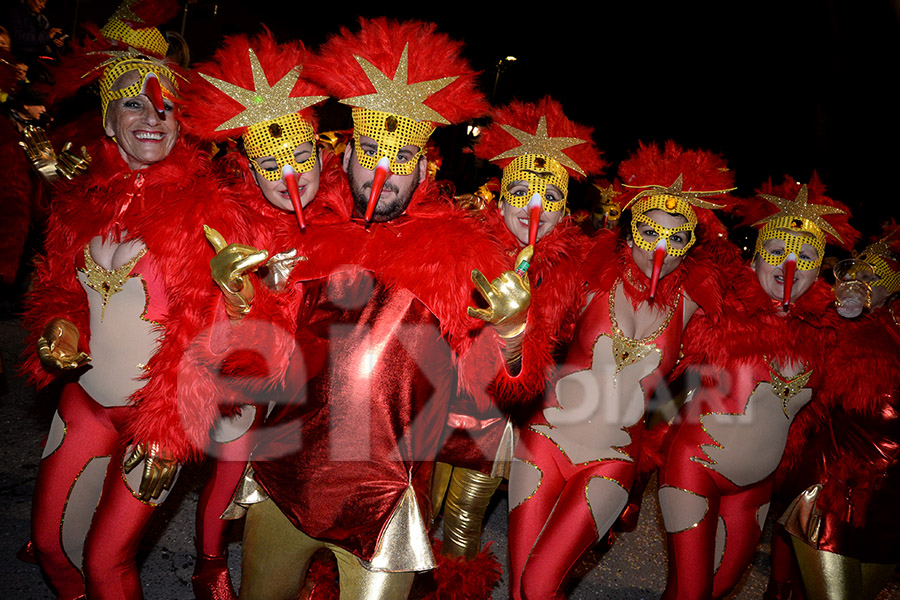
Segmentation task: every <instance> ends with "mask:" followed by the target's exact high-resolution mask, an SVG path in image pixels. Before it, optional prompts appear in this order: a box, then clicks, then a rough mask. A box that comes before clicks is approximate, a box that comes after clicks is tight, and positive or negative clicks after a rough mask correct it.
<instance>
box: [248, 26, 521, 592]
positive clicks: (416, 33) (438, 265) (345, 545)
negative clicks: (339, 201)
mask: <svg viewBox="0 0 900 600" xmlns="http://www.w3.org/2000/svg"><path fill="white" fill-rule="evenodd" d="M460 49H461V45H460V44H459V43H458V42H455V41H452V40H450V39H449V38H447V37H446V36H444V35H442V34H439V33H437V32H436V31H435V27H434V26H433V25H431V24H426V23H417V22H410V23H402V24H400V23H396V22H393V21H389V20H387V19H376V20H372V21H362V23H361V28H360V30H359V31H358V32H355V33H354V32H350V31H347V30H343V31H342V32H341V34H340V35H338V36H335V37H333V38H332V39H330V40H329V41H328V42H327V43H326V44H325V45H324V47H323V48H322V50H321V52H320V55H319V56H318V57H317V59H316V60H315V61H310V62H309V63H308V64H307V66H306V69H305V74H306V75H307V76H308V77H310V79H312V80H313V81H318V82H320V83H321V84H322V85H323V86H324V87H325V88H326V89H327V90H328V91H329V92H330V93H331V94H332V95H334V96H337V97H338V98H340V99H342V102H344V103H347V104H350V105H351V106H353V118H354V139H353V143H352V144H351V145H350V146H349V147H348V149H347V151H346V152H345V154H344V158H343V168H344V171H345V172H346V173H347V175H348V181H349V185H347V184H342V185H341V186H340V187H338V188H337V189H336V190H332V192H337V193H339V194H341V195H342V197H343V200H344V204H345V206H352V208H353V211H354V213H355V219H354V220H353V221H352V222H350V223H343V224H335V225H332V226H329V227H333V228H334V229H331V231H332V232H333V233H334V237H333V239H334V245H333V246H326V247H322V248H320V249H319V251H317V252H315V253H312V252H310V254H309V256H308V259H309V260H308V261H305V262H303V263H302V264H300V265H299V266H298V267H297V268H296V269H295V270H294V272H293V273H292V274H291V281H290V282H289V287H290V288H291V289H293V290H297V289H302V303H301V304H300V307H299V310H298V312H295V313H294V314H293V315H289V316H288V317H285V315H284V314H283V313H281V314H279V313H278V312H272V313H271V314H269V317H270V318H271V319H273V321H274V322H283V321H284V320H286V318H290V319H293V321H294V326H293V328H294V331H296V332H297V333H296V336H297V349H296V350H295V351H294V354H293V356H292V357H291V364H290V365H289V367H288V369H287V370H286V371H283V372H280V373H276V374H275V377H276V378H278V379H285V378H287V381H286V386H287V389H288V391H289V392H292V393H293V394H294V395H295V396H296V397H295V398H294V402H292V403H290V404H288V405H284V406H281V407H278V408H276V409H275V410H274V411H273V413H272V415H271V418H270V419H269V421H268V422H267V425H269V426H271V427H272V431H273V432H276V433H270V435H269V437H270V439H269V440H268V443H267V444H266V445H265V447H264V448H263V449H261V452H262V453H264V456H263V457H261V458H258V459H256V460H254V462H253V468H254V470H255V477H256V479H257V481H258V482H259V483H260V484H261V486H262V488H263V490H264V491H265V493H267V494H268V496H269V498H270V500H268V501H265V502H261V503H258V504H254V505H253V506H251V507H250V510H249V512H248V516H247V524H246V526H245V537H244V572H243V579H242V589H241V597H243V598H251V599H252V598H266V599H271V598H292V597H294V596H295V595H296V593H297V592H298V590H299V588H300V586H301V585H302V583H303V581H304V577H305V573H306V570H307V567H308V564H309V560H310V558H311V557H312V555H313V553H315V552H316V551H317V550H319V549H323V548H327V549H329V550H331V551H332V552H333V553H334V554H335V556H336V557H337V560H338V568H339V576H340V585H341V595H342V597H346V598H402V597H405V596H406V595H407V594H408V591H409V589H410V586H411V584H412V578H413V575H414V573H415V572H417V571H424V570H428V569H431V568H433V566H434V558H433V556H432V554H431V549H430V545H429V543H428V535H427V531H426V528H427V524H428V522H429V519H430V501H429V494H428V490H429V484H430V480H431V471H432V461H433V459H434V456H435V454H436V452H437V449H438V442H439V439H440V433H441V430H442V428H443V425H444V423H445V422H446V418H447V405H448V401H449V397H450V393H451V391H452V390H453V389H454V388H455V387H456V386H457V385H462V386H471V385H472V382H477V381H481V380H482V378H480V377H475V376H474V375H473V373H475V372H477V373H480V372H481V371H482V370H484V369H488V370H489V371H488V372H490V373H492V374H497V375H496V376H497V377H500V378H502V377H508V375H507V374H506V371H505V369H504V366H503V365H504V354H503V353H502V348H501V347H500V345H499V344H498V339H497V335H496V334H494V333H492V332H491V331H490V330H488V331H485V332H484V333H483V334H482V335H479V332H480V331H481V330H482V329H483V322H482V321H480V320H479V319H476V318H472V317H469V316H467V314H466V307H467V306H468V305H469V303H470V301H471V295H472V284H471V281H470V275H471V273H472V269H473V268H475V267H478V268H482V269H484V270H485V272H487V273H488V274H489V275H491V276H494V275H500V274H501V273H503V271H504V270H506V269H509V268H511V267H512V266H513V265H512V261H510V260H509V258H508V257H506V256H505V254H504V253H503V252H502V251H501V250H500V248H499V246H498V245H497V244H496V243H495V242H494V241H493V240H492V239H491V238H490V237H489V236H488V235H486V234H485V232H484V230H483V229H482V228H481V227H480V226H479V224H478V223H477V222H475V221H472V220H470V219H464V218H461V214H460V213H459V211H458V210H457V209H455V208H454V207H453V206H452V204H451V203H450V202H449V200H448V199H445V198H442V197H440V196H439V195H438V193H437V189H436V187H435V186H434V185H433V184H432V183H431V182H430V181H429V180H428V179H427V178H426V177H425V160H424V156H423V153H424V148H425V142H426V141H427V139H428V137H429V136H430V134H431V132H432V131H433V130H434V128H435V127H436V126H437V125H438V124H441V123H444V124H447V123H457V122H460V121H463V120H465V119H468V118H471V117H473V116H475V115H477V114H479V113H480V112H481V111H483V110H484V108H485V107H484V103H483V101H482V100H481V98H480V95H479V94H478V93H477V92H476V91H475V89H474V75H475V74H474V72H472V71H471V69H470V68H469V67H468V65H466V63H465V62H464V61H463V60H462V59H461V58H460V56H459V51H460ZM345 186H346V187H345ZM323 192H325V190H323ZM311 228H312V224H311V225H310V229H311ZM323 229H324V228H323ZM335 256H338V257H341V258H340V259H336V258H335ZM341 262H344V263H346V264H345V266H343V267H341V266H340V264H341ZM335 263H337V264H335ZM316 269H320V270H323V271H324V273H323V274H321V275H317V274H315V270H316ZM478 280H479V282H483V283H481V285H483V287H482V291H483V293H485V294H490V309H488V311H486V313H485V316H486V317H488V319H489V320H491V322H492V325H493V326H495V327H499V328H501V329H503V328H504V326H508V329H516V328H520V326H521V325H522V324H523V323H524V322H525V319H526V313H527V307H528V302H529V299H530V295H529V293H528V288H527V285H526V284H525V283H524V282H523V280H522V279H521V278H520V277H519V276H517V275H515V274H514V273H512V272H506V273H504V274H503V277H502V278H498V279H497V280H494V282H493V283H487V281H486V280H485V279H484V276H483V275H481V274H480V272H479V274H478ZM259 299H260V300H261V301H263V302H264V301H265V300H264V297H262V296H261V297H260V298H259ZM263 308H264V306H263V305H261V306H257V305H256V304H254V306H253V310H252V311H251V312H250V315H251V316H252V315H253V313H254V312H256V311H257V309H260V312H261V313H265V312H266V311H264V310H262V309H263ZM269 310H271V311H275V310H277V308H271V309H269ZM298 322H299V323H298ZM245 323H246V321H245V322H244V323H242V324H241V325H240V327H243V326H244V324H245ZM508 329H504V332H506V331H507V330H508ZM519 333H520V332H519ZM273 359H274V360H275V361H278V360H279V358H278V357H273ZM285 373H286V375H285ZM304 384H305V386H304ZM278 433H280V435H279V434H278ZM265 457H269V458H265Z"/></svg>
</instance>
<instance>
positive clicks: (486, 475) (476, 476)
mask: <svg viewBox="0 0 900 600" xmlns="http://www.w3.org/2000/svg"><path fill="white" fill-rule="evenodd" d="M492 120H493V123H492V125H491V126H490V127H488V128H487V129H485V130H484V131H483V133H482V136H481V138H480V139H479V142H478V144H477V146H476V148H475V153H476V155H477V156H478V157H480V158H483V159H485V160H490V161H492V162H494V163H495V164H497V165H498V166H500V167H502V168H503V175H502V182H501V184H500V190H501V192H500V199H499V200H498V202H497V208H496V209H495V208H494V207H493V206H489V207H487V208H485V209H484V210H482V211H479V212H478V213H476V214H477V217H478V218H480V219H483V220H484V221H485V223H486V225H487V228H488V229H489V231H490V233H491V234H492V235H493V236H495V237H496V238H497V239H498V240H500V242H501V244H502V245H503V247H504V248H505V250H506V254H507V256H508V257H509V259H510V260H512V259H514V257H515V256H516V255H517V254H518V253H519V252H520V251H521V250H522V248H524V247H525V246H529V245H531V246H532V247H533V249H534V254H533V256H532V258H531V260H530V266H529V267H528V278H529V280H530V281H531V282H532V285H531V291H532V301H531V312H530V315H529V319H528V326H527V328H526V332H525V337H524V340H523V344H522V350H521V352H522V359H521V372H520V374H519V376H518V377H517V379H518V381H517V385H520V386H523V387H524V388H527V390H528V395H529V396H530V397H532V398H533V399H534V400H535V401H536V404H537V405H538V406H539V405H540V395H541V393H542V392H543V389H544V385H545V384H546V381H547V378H548V376H549V371H550V367H551V365H552V363H553V360H554V357H553V356H552V355H551V353H553V352H554V351H557V352H558V351H559V350H560V349H561V348H562V347H563V346H564V345H565V344H567V343H568V340H569V339H570V338H571V335H572V331H573V330H574V325H575V318H576V317H577V312H578V310H579V309H580V308H581V307H582V306H583V305H584V286H583V284H582V276H581V263H582V260H583V254H584V252H585V248H586V246H587V245H588V239H587V237H586V236H585V235H584V234H583V233H582V231H581V229H580V227H579V226H578V225H575V224H573V223H572V221H571V219H569V218H568V217H567V216H565V214H566V200H567V197H568V189H569V177H570V176H572V177H577V178H584V177H585V176H587V175H594V174H597V173H598V172H599V171H600V170H601V169H602V168H603V166H604V164H603V159H602V158H601V157H600V153H599V151H598V150H597V148H596V147H595V146H594V144H593V141H592V139H591V136H592V134H593V131H592V129H591V128H589V127H584V126H580V125H578V124H576V123H574V122H572V121H570V120H569V119H568V118H567V117H566V116H565V115H564V114H563V112H562V106H560V104H559V103H558V102H556V101H554V100H553V99H551V98H549V97H546V98H544V99H542V100H540V101H539V102H536V103H531V104H525V103H520V102H514V103H513V104H511V105H509V106H507V107H504V108H501V109H497V110H495V111H494V112H493V114H492ZM532 236H533V239H532ZM557 358H561V357H557ZM485 387H486V388H487V386H485ZM488 391H490V390H488V389H485V392H488ZM500 396H501V397H502V396H503V394H502V393H501V394H500ZM534 404H535V403H534V402H533V403H532V406H531V410H534V409H535V408H536V406H535V405H534ZM500 408H502V407H500ZM522 408H523V409H527V407H522ZM521 418H522V415H519V416H518V419H519V420H520V421H521ZM448 425H449V426H450V427H452V428H453V429H452V432H451V434H450V437H449V439H448V440H447V442H446V444H445V446H444V448H443V449H442V451H441V454H440V455H439V456H438V460H440V461H442V463H445V468H446V467H450V469H452V471H451V472H450V473H446V474H445V475H444V481H445V485H446V479H447V477H448V476H449V490H448V492H447V500H446V504H445V507H444V539H443V543H442V546H441V551H442V553H443V554H444V555H445V556H451V557H465V558H467V559H472V558H474V557H475V556H476V555H477V554H478V553H479V551H480V550H481V524H482V520H483V517H484V512H485V510H486V509H487V506H488V503H489V501H490V499H491V496H492V495H493V493H494V491H495V490H496V489H497V487H498V486H499V485H500V483H501V481H502V478H504V477H507V476H508V469H509V462H510V460H511V458H512V450H513V447H514V445H515V435H516V434H515V429H514V424H513V421H512V420H510V419H508V418H507V417H505V416H504V415H503V414H502V413H501V412H500V411H499V410H498V407H497V406H496V405H495V403H494V402H493V401H492V399H491V398H490V397H484V398H479V397H467V396H457V397H456V398H454V401H453V405H452V406H451V414H450V419H449V421H448ZM450 465H452V466H450ZM441 470H443V469H441ZM441 470H439V471H438V472H440V471H441ZM435 481H436V484H437V483H438V482H439V478H438V476H437V475H436V477H435ZM443 491H444V487H441V489H440V493H443ZM438 577H439V579H440V577H441V571H438Z"/></svg>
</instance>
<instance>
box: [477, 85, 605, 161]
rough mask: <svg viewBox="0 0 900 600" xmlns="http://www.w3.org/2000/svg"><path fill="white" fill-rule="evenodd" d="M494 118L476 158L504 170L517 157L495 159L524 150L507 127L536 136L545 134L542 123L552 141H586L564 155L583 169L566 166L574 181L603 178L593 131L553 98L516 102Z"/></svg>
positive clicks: (564, 151)
mask: <svg viewBox="0 0 900 600" xmlns="http://www.w3.org/2000/svg"><path fill="white" fill-rule="evenodd" d="M491 118H492V120H493V123H492V124H491V126H490V127H487V128H485V129H484V131H483V132H482V134H481V137H480V138H479V140H478V144H477V145H476V146H475V155H476V156H478V157H479V158H483V159H484V160H490V161H492V162H494V164H496V165H497V166H498V167H500V168H501V169H502V168H504V167H506V166H507V165H508V164H509V163H510V162H512V161H513V159H514V158H515V156H514V155H510V156H507V157H504V158H500V159H497V160H493V159H495V158H496V157H498V156H500V155H502V154H504V153H507V152H509V151H511V150H515V149H516V148H517V147H519V146H521V142H519V140H517V139H516V138H515V137H514V136H513V135H512V134H511V133H509V131H508V130H506V129H504V126H505V127H514V128H515V129H519V130H521V131H524V132H526V133H528V134H531V135H534V134H537V133H543V132H539V131H538V127H539V126H540V123H541V120H542V119H543V123H544V127H546V135H547V136H548V137H551V138H575V139H579V140H583V143H581V144H576V145H572V146H570V147H568V148H564V149H563V150H562V152H563V154H565V155H566V156H568V157H569V158H570V159H571V160H572V161H573V162H574V163H575V164H576V165H577V166H578V168H579V169H580V171H579V170H576V169H573V168H572V166H570V165H565V164H563V166H564V167H565V168H566V171H568V173H569V176H570V177H575V178H577V179H584V177H585V176H586V175H587V176H592V175H596V174H599V173H600V172H601V171H602V170H603V169H604V168H605V167H606V162H605V161H604V160H603V158H602V156H601V154H600V151H599V150H597V147H596V146H595V145H594V142H593V133H594V130H593V128H591V127H587V126H584V125H579V124H577V123H575V122H573V121H571V120H570V119H569V118H567V117H566V115H565V114H563V110H562V105H561V104H560V103H559V102H557V101H556V100H554V99H553V98H550V97H549V96H545V97H544V98H542V99H541V100H539V101H538V102H533V103H524V102H513V103H511V104H510V105H508V106H505V107H503V108H498V109H495V110H494V111H492V113H491ZM551 158H552V157H551Z"/></svg>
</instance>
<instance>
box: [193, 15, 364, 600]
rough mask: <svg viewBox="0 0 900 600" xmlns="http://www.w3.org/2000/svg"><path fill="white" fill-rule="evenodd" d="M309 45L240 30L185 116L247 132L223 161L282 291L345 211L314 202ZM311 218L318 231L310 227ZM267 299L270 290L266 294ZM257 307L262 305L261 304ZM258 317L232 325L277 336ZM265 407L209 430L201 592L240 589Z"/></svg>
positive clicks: (220, 597)
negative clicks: (240, 560)
mask: <svg viewBox="0 0 900 600" xmlns="http://www.w3.org/2000/svg"><path fill="white" fill-rule="evenodd" d="M306 54H307V53H306V49H305V48H304V47H303V44H302V43H301V42H299V41H297V42H292V43H289V44H283V45H278V44H277V43H276V42H275V39H274V38H273V37H272V35H271V34H270V33H269V32H268V31H266V32H265V33H263V34H261V35H258V36H255V37H253V38H250V37H248V36H243V35H241V36H234V37H231V38H228V39H227V40H226V41H225V43H224V44H223V45H222V47H221V48H220V49H219V50H218V51H217V52H216V54H215V55H214V56H213V57H212V59H211V60H210V61H209V62H207V63H203V64H201V65H198V66H197V67H196V70H197V72H198V73H199V74H200V77H195V78H194V81H193V82H192V83H191V85H190V86H189V87H188V88H186V90H185V92H186V96H187V98H188V99H187V100H186V101H185V108H184V119H183V123H184V124H185V126H186V128H187V131H188V132H190V133H192V134H194V135H196V136H198V137H201V138H203V139H206V140H211V141H215V142H218V143H233V142H232V140H234V139H235V138H238V137H240V140H241V146H242V149H243V152H230V153H228V154H227V155H226V156H225V157H224V159H223V161H222V163H223V164H222V167H223V168H224V169H225V170H226V171H227V176H228V177H229V179H230V181H229V183H230V186H231V188H232V191H233V192H234V193H235V195H236V196H237V198H238V199H239V201H240V202H241V203H242V204H244V205H245V206H246V207H247V208H248V209H249V210H250V211H251V213H252V214H253V215H254V221H255V222H254V229H253V230H252V231H251V232H247V233H249V234H250V235H251V236H252V238H250V239H246V240H242V241H246V242H250V243H253V244H254V245H255V246H258V247H261V248H278V249H283V250H286V252H284V253H280V254H278V255H276V256H274V257H273V258H272V259H271V260H269V262H268V264H267V272H268V277H267V278H266V282H267V283H270V284H271V285H272V286H273V287H275V288H278V289H279V291H280V290H281V289H282V288H283V287H284V283H285V278H286V274H287V273H288V272H289V271H290V269H291V268H292V267H293V266H295V265H296V264H297V262H299V261H300V256H301V255H302V254H301V253H305V252H307V251H308V250H309V245H310V244H313V243H314V242H315V241H316V240H317V238H318V237H321V236H317V235H316V230H317V229H319V230H321V228H322V225H323V224H324V223H328V222H335V221H337V220H347V216H346V215H342V214H341V210H340V208H339V207H338V206H337V205H336V203H335V202H334V201H333V200H334V199H333V198H332V201H331V202H316V203H315V204H313V200H314V199H315V198H316V194H317V192H318V190H319V186H320V180H321V179H322V177H321V175H322V155H321V153H320V152H318V151H317V149H316V140H315V129H314V128H315V121H314V118H313V115H312V109H311V108H310V107H311V106H312V105H314V104H316V103H317V102H320V101H322V100H324V99H325V98H326V97H327V96H325V95H323V93H322V91H321V90H320V89H319V88H317V87H316V86H315V85H313V84H311V83H309V82H308V81H305V80H303V79H301V77H300V69H299V68H298V66H299V67H302V65H303V64H304V63H305V61H306ZM329 159H330V160H329V163H330V167H329V168H327V169H326V173H327V175H325V176H324V179H325V183H326V185H328V181H329V180H332V184H333V180H334V179H335V177H336V173H337V171H339V169H338V168H337V161H336V160H334V158H333V156H331V155H329ZM344 212H346V210H345V211H344ZM307 223H309V224H310V228H311V231H307V230H306V227H307ZM220 245H224V241H222V242H220ZM288 248H290V250H288ZM232 250H234V251H235V252H234V253H232V252H231V251H232ZM243 256H244V254H243V253H242V252H241V248H240V247H231V248H230V249H229V251H224V250H223V252H222V253H220V254H219V256H218V257H217V260H222V261H225V262H230V261H231V260H240V259H241V258H243ZM262 295H263V296H264V295H265V292H264V291H263V292H262ZM228 297H229V298H234V297H233V296H232V295H230V294H229V296H228ZM297 300H299V298H298V297H297V294H291V293H290V291H285V292H284V293H278V294H277V295H276V297H275V298H274V299H273V300H272V302H277V303H281V304H285V305H289V306H291V307H292V308H293V309H294V314H296V310H297V307H296V301H297ZM260 303H261V304H264V303H265V300H263V299H262V298H261V299H260ZM227 306H229V307H231V308H230V314H231V315H232V316H233V318H234V319H235V321H236V322H237V321H238V320H240V318H242V317H243V314H242V313H241V310H240V309H237V308H234V307H233V305H232V304H231V303H229V304H228V305H227ZM260 310H262V308H261V306H260V307H258V310H257V311H256V312H257V314H258V313H259V311H260ZM287 310H290V308H287V309H286V311H287ZM260 325H261V322H259V321H257V320H256V319H255V318H249V319H248V321H247V322H246V323H241V325H240V327H236V328H235V329H236V332H239V333H238V335H239V337H240V338H242V339H243V338H247V337H259V338H260V339H259V340H258V341H259V342H261V341H262V340H266V343H272V342H273V340H272V337H273V336H272V335H271V332H267V331H263V332H254V331H253V330H256V329H259V326H260ZM264 328H266V329H268V327H265V326H264ZM259 334H262V335H259ZM260 347H262V346H260ZM270 355H271V356H277V355H278V350H277V348H276V347H274V346H273V347H271V348H269V349H268V351H267V352H266V355H265V356H270ZM270 366H272V367H273V368H277V366H275V365H270ZM244 370H245V373H244V374H246V368H245V369H244ZM228 374H229V375H231V376H235V375H237V373H235V372H233V371H230V372H228ZM242 381H246V378H244V379H242ZM249 387H250V388H252V387H253V386H252V385H251V386H249ZM246 390H247V387H244V391H246ZM235 391H237V390H235ZM223 400H224V399H223ZM266 409H267V406H266V405H265V403H264V404H263V405H262V406H256V405H255V404H253V403H252V398H247V403H246V404H245V405H244V406H242V408H241V411H240V415H236V416H234V417H229V418H223V419H222V420H221V421H220V422H219V423H218V424H217V426H216V428H215V431H214V432H213V434H212V441H213V444H212V446H211V449H210V455H211V456H210V458H211V459H212V460H213V461H214V468H213V472H212V476H211V478H210V479H209V481H208V482H207V484H206V485H205V486H204V488H203V491H202V493H201V494H200V498H199V501H198V504H197V546H198V547H197V550H198V558H197V563H196V566H195V568H194V576H193V578H192V581H193V587H194V595H195V596H196V597H197V598H200V599H201V600H202V599H207V598H208V599H213V598H215V599H216V600H226V599H227V598H236V594H235V593H234V589H233V587H232V585H231V578H230V576H229V573H228V566H227V560H226V552H227V541H228V540H227V536H226V529H227V526H228V523H229V520H230V519H237V518H240V517H242V516H243V514H244V512H245V510H244V508H242V507H241V505H239V504H232V498H233V497H234V495H235V492H236V490H237V488H238V485H239V484H240V483H241V482H242V480H243V475H244V472H245V469H246V467H247V463H248V460H249V459H250V454H251V451H252V450H253V446H254V444H255V436H256V433H257V431H258V428H259V425H260V423H261V422H262V419H263V418H264V417H265V413H266ZM251 481H252V480H251ZM257 497H259V495H258V494H257ZM243 500H244V501H246V498H243ZM226 519H228V520H226Z"/></svg>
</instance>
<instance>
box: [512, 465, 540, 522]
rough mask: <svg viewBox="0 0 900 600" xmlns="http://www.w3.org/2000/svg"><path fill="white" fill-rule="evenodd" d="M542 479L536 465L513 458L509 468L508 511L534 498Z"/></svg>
mask: <svg viewBox="0 0 900 600" xmlns="http://www.w3.org/2000/svg"><path fill="white" fill-rule="evenodd" d="M542 477H543V474H542V473H541V470H540V469H538V468H537V466H536V465H533V464H532V463H530V462H526V461H524V460H522V459H520V458H516V457H513V461H512V464H510V466H509V510H512V509H514V508H515V507H517V506H519V505H520V504H522V503H523V502H525V501H526V500H528V499H529V498H531V497H532V496H534V494H535V492H537V490H538V487H539V486H540V485H541V478H542Z"/></svg>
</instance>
